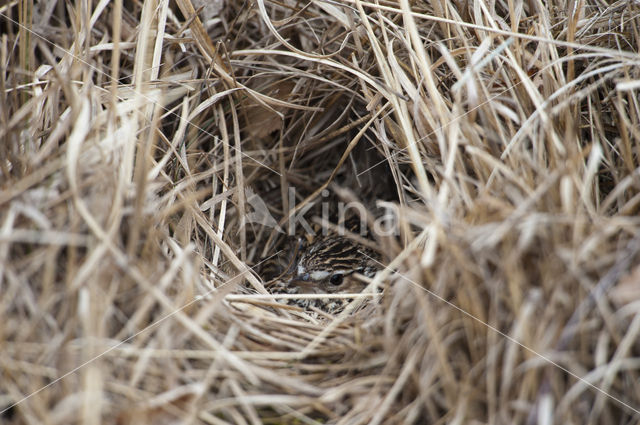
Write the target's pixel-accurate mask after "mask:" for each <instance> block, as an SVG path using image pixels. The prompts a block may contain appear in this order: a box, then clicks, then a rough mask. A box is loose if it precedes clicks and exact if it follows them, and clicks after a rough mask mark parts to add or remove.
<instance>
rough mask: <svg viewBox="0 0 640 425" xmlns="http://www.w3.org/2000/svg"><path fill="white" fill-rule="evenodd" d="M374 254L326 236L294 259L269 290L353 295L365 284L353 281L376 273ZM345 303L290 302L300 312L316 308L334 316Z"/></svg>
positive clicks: (300, 252) (325, 301)
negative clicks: (300, 309) (357, 276)
mask: <svg viewBox="0 0 640 425" xmlns="http://www.w3.org/2000/svg"><path fill="white" fill-rule="evenodd" d="M378 265H379V263H378V261H377V254H376V253H375V252H374V251H373V250H371V249H369V248H367V247H365V246H363V245H361V244H358V243H357V242H354V241H353V240H351V239H349V238H346V237H344V236H337V235H330V236H321V237H318V238H316V240H314V241H313V242H312V243H310V244H308V245H307V246H305V247H303V248H302V249H301V250H300V251H299V252H298V253H297V255H296V258H295V261H294V262H293V265H292V267H291V268H290V270H289V271H288V273H285V274H284V275H283V276H281V278H279V279H277V281H276V282H275V284H274V285H273V286H272V292H273V293H286V294H337V293H357V292H360V291H362V290H363V289H364V288H365V286H366V284H365V283H364V282H363V281H362V280H360V279H358V278H356V277H355V274H361V275H364V276H367V277H373V276H374V275H375V273H376V271H377V270H378V268H379V267H378ZM348 301H349V300H348V299H335V298H332V299H322V298H317V299H309V298H301V299H298V300H293V301H292V302H290V304H293V305H297V306H298V307H302V308H305V309H306V308H310V307H317V308H320V309H321V310H324V311H326V312H329V313H336V312H338V311H339V310H341V309H342V308H343V307H344V305H345V304H346V303H347V302H348Z"/></svg>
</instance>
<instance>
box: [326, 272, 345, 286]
mask: <svg viewBox="0 0 640 425" xmlns="http://www.w3.org/2000/svg"><path fill="white" fill-rule="evenodd" d="M343 279H344V276H343V275H341V274H340V273H336V274H334V275H332V276H331V277H330V278H329V283H331V284H332V285H336V286H338V285H340V284H341V283H342V280H343Z"/></svg>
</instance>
